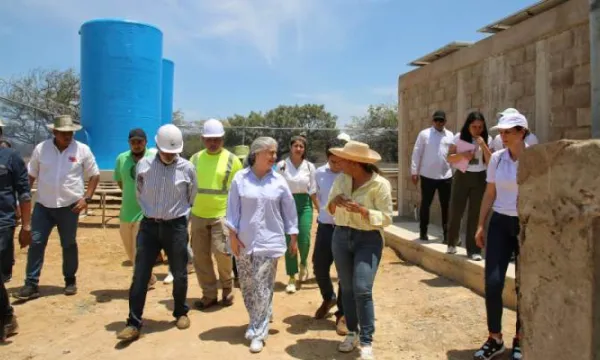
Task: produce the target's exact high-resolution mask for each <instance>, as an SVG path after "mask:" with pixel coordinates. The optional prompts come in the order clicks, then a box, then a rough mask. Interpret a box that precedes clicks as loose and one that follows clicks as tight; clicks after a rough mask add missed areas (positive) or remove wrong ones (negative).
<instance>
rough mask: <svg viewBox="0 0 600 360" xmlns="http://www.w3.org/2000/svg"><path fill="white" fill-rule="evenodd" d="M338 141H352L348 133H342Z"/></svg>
mask: <svg viewBox="0 0 600 360" xmlns="http://www.w3.org/2000/svg"><path fill="white" fill-rule="evenodd" d="M337 138H338V140H344V141H350V140H351V139H350V135H348V134H346V133H340V134H339V135H338V136H337Z"/></svg>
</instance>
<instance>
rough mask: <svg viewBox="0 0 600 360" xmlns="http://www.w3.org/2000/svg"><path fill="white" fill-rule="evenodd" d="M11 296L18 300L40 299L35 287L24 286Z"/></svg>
mask: <svg viewBox="0 0 600 360" xmlns="http://www.w3.org/2000/svg"><path fill="white" fill-rule="evenodd" d="M13 296H14V297H15V298H16V299H19V300H33V299H37V298H39V297H40V291H39V289H38V287H37V286H33V285H25V286H23V287H22V288H21V290H19V291H18V292H16V293H14V294H13Z"/></svg>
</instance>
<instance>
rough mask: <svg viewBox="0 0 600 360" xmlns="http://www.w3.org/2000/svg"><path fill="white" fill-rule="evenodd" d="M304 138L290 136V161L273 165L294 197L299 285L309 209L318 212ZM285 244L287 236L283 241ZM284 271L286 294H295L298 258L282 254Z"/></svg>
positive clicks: (303, 275) (305, 273) (304, 265)
mask: <svg viewBox="0 0 600 360" xmlns="http://www.w3.org/2000/svg"><path fill="white" fill-rule="evenodd" d="M305 156H306V138H304V137H303V136H294V137H293V138H292V140H291V141H290V157H289V158H287V159H285V160H282V161H280V162H279V163H278V164H277V171H278V172H279V173H280V174H282V175H283V176H284V177H285V179H286V180H287V183H288V186H289V187H290V190H291V191H292V194H293V195H294V201H295V202H296V210H297V211H298V230H299V231H300V233H299V234H298V250H299V253H300V279H299V281H300V283H301V282H303V281H306V280H307V279H308V267H307V263H306V261H307V259H308V252H309V250H310V229H311V226H312V222H313V205H314V207H315V208H316V209H317V210H318V209H319V208H320V206H319V200H318V199H317V194H316V193H317V184H316V181H315V166H314V165H313V164H312V163H310V162H309V161H307V160H305ZM286 239H287V241H288V243H289V241H290V238H289V236H287V237H286ZM285 269H286V272H287V274H288V276H289V277H290V279H289V282H288V285H287V287H286V289H285V290H286V292H287V293H288V294H293V293H295V292H296V274H297V273H298V257H297V255H292V254H289V253H287V252H286V254H285Z"/></svg>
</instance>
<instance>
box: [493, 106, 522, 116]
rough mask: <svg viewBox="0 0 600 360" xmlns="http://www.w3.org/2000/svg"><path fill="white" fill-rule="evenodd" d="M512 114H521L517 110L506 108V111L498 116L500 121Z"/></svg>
mask: <svg viewBox="0 0 600 360" xmlns="http://www.w3.org/2000/svg"><path fill="white" fill-rule="evenodd" d="M510 114H520V112H519V110H517V109H515V108H506V109H504V111H502V112H499V113H498V114H496V115H497V117H498V119H500V118H501V117H503V116H504V115H510Z"/></svg>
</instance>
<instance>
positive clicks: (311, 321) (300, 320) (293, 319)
mask: <svg viewBox="0 0 600 360" xmlns="http://www.w3.org/2000/svg"><path fill="white" fill-rule="evenodd" d="M283 323H284V324H287V325H290V326H289V327H288V328H287V329H286V330H287V332H288V333H290V334H293V335H302V334H306V333H307V332H308V331H309V330H311V331H322V330H335V322H333V321H330V320H327V319H321V320H317V319H315V318H314V317H312V316H308V315H302V314H299V315H293V316H290V317H287V318H285V319H284V320H283Z"/></svg>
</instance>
